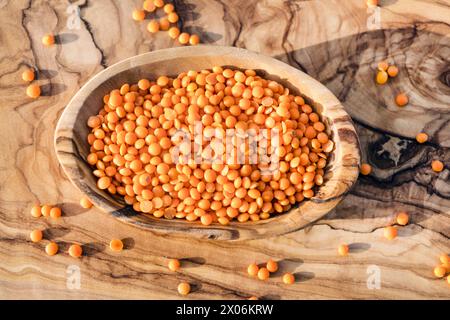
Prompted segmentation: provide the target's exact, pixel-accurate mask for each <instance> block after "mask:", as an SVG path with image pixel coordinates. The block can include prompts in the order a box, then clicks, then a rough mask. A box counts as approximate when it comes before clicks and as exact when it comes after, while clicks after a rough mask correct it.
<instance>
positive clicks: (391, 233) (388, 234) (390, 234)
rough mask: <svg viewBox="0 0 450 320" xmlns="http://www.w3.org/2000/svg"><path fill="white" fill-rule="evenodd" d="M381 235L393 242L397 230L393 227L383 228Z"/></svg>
mask: <svg viewBox="0 0 450 320" xmlns="http://www.w3.org/2000/svg"><path fill="white" fill-rule="evenodd" d="M383 234H384V237H385V238H386V239H388V240H393V239H395V238H396V237H397V228H396V227H393V226H389V227H385V228H384V231H383Z"/></svg>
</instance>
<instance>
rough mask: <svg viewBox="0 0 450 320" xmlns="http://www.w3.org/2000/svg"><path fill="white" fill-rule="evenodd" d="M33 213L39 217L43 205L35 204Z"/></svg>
mask: <svg viewBox="0 0 450 320" xmlns="http://www.w3.org/2000/svg"><path fill="white" fill-rule="evenodd" d="M31 215H32V216H33V217H35V218H39V217H40V216H41V215H42V211H41V206H39V205H34V206H33V207H31Z"/></svg>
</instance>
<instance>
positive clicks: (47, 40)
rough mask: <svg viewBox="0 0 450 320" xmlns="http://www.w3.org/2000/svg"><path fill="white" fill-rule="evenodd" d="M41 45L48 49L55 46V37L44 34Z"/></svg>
mask: <svg viewBox="0 0 450 320" xmlns="http://www.w3.org/2000/svg"><path fill="white" fill-rule="evenodd" d="M42 44H43V45H45V46H47V47H49V46H52V45H54V44H55V36H54V35H52V34H50V33H49V34H46V35H45V36H43V37H42Z"/></svg>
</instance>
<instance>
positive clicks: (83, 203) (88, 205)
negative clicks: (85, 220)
mask: <svg viewBox="0 0 450 320" xmlns="http://www.w3.org/2000/svg"><path fill="white" fill-rule="evenodd" d="M80 206H81V207H83V208H85V209H89V208H92V206H93V204H92V202H91V200H90V199H89V198H88V197H82V198H81V199H80Z"/></svg>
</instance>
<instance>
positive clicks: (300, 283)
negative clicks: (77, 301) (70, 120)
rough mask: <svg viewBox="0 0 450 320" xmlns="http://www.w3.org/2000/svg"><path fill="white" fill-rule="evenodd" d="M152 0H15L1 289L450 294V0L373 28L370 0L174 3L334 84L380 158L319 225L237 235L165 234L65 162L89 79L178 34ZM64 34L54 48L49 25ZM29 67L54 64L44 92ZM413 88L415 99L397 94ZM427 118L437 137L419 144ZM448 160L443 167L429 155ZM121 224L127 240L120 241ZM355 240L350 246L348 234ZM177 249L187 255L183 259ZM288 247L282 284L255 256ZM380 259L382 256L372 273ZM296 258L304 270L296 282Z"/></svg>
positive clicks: (5, 5)
mask: <svg viewBox="0 0 450 320" xmlns="http://www.w3.org/2000/svg"><path fill="white" fill-rule="evenodd" d="M139 2H140V1H136V2H134V1H128V0H120V1H118V0H117V1H107V0H96V1H80V2H79V3H80V8H81V21H80V28H79V29H72V30H71V29H69V28H68V27H67V21H68V19H69V15H68V13H67V12H66V10H67V8H68V2H66V1H25V0H17V1H8V0H3V1H0V21H1V22H0V23H1V26H2V27H1V28H0V39H1V42H2V45H1V46H0V105H1V108H2V117H1V118H0V137H1V140H2V143H1V145H0V148H1V153H0V154H1V156H0V157H1V159H2V164H1V170H0V191H1V192H0V261H1V262H0V297H1V298H25V299H29V298H43V299H51V298H83V299H85V298H137V299H142V298H162V299H167V298H179V296H178V295H177V293H176V287H177V284H178V283H179V282H180V281H182V280H186V281H189V282H191V283H192V284H194V285H195V287H194V288H195V290H194V292H193V293H192V294H191V295H189V296H188V298H197V299H242V298H246V297H248V296H251V295H256V296H259V297H263V298H268V299H299V298H306V299H323V298H357V299H359V298H377V299H389V298H395V299H402V298H411V299H415V298H427V299H449V298H450V288H449V286H448V284H447V283H446V282H445V281H444V280H438V279H435V278H434V276H433V274H432V269H433V267H434V266H435V265H436V264H437V263H438V256H439V254H441V253H442V252H447V253H450V243H449V235H450V216H449V215H450V187H449V185H450V184H449V175H450V171H449V166H450V152H449V149H448V148H449V146H450V141H449V135H450V129H449V123H450V121H449V119H450V113H449V105H450V103H449V102H450V101H449V93H450V88H449V82H450V80H449V57H450V54H449V50H450V49H449V47H450V40H449V29H450V27H449V24H450V3H449V1H447V0H439V1H430V0H384V1H381V2H382V5H383V7H382V8H381V12H380V14H381V26H382V27H383V28H387V29H390V30H386V31H379V30H378V31H377V30H368V28H367V20H368V18H369V16H370V15H372V13H371V12H368V11H367V7H366V5H365V1H362V0H352V1H350V0H349V1H331V0H321V1H320V0H319V1H284V0H272V1H259V0H248V1H237V0H235V1H213V0H203V1H200V0H197V1H194V0H189V1H175V5H176V6H177V8H178V13H179V15H180V16H181V18H182V22H183V26H184V28H185V29H187V30H194V31H196V32H199V33H200V34H201V36H202V39H204V41H205V42H207V43H211V44H220V45H235V46H239V47H245V48H247V49H251V50H254V51H258V52H261V53H265V54H267V55H271V56H274V57H277V58H278V59H281V60H283V61H287V62H289V63H290V64H291V65H293V66H295V67H298V68H300V69H301V70H304V71H306V72H307V73H309V74H310V75H312V76H313V77H316V78H317V79H319V80H320V81H321V82H322V83H324V84H325V85H327V86H328V87H329V88H330V89H331V90H332V91H333V92H334V93H335V94H336V95H337V96H338V97H339V98H340V99H341V101H342V102H343V104H344V106H345V108H346V110H347V111H348V112H349V113H350V114H351V115H352V116H353V119H354V121H355V122H356V126H357V130H358V133H359V137H360V142H361V147H362V153H363V159H364V161H368V162H370V163H371V164H372V165H373V166H374V170H373V173H372V174H371V175H370V176H369V177H363V178H360V179H359V181H358V183H357V185H356V186H355V188H354V189H353V190H352V192H351V194H349V195H348V196H347V197H346V198H345V200H344V201H343V202H342V203H341V204H340V205H339V206H338V207H337V209H336V210H334V211H333V212H331V213H330V214H329V215H328V216H327V217H326V218H325V219H322V220H320V221H319V222H317V223H316V224H315V225H314V226H312V227H309V228H307V229H305V230H302V231H298V232H295V233H291V234H289V235H285V236H280V237H273V238H268V239H261V240H252V241H245V242H237V243H227V242H220V241H215V242H211V241H205V240H195V239H189V238H185V237H184V238H179V237H174V236H155V235H152V234H151V233H149V232H148V231H142V230H138V229H136V228H133V227H131V226H127V225H125V224H123V223H120V222H118V221H117V220H116V219H114V218H112V217H110V216H109V215H107V214H105V213H103V212H101V211H99V210H97V209H91V210H83V209H81V208H80V207H79V205H78V201H79V198H80V193H79V192H78V191H77V189H76V188H75V187H74V186H73V185H72V184H71V182H70V181H69V180H68V179H67V177H66V176H65V175H64V173H63V171H62V170H61V168H60V167H59V165H58V162H57V159H56V156H55V153H54V150H53V132H54V129H55V125H56V122H57V119H58V117H59V116H60V114H61V112H62V110H63V109H64V107H65V105H66V104H67V103H68V101H69V100H70V98H71V97H72V96H73V95H74V94H75V93H76V92H77V90H78V89H79V87H80V86H81V85H82V84H83V83H85V82H86V81H87V80H88V79H89V78H91V77H92V76H94V75H95V74H96V73H98V72H99V71H101V70H102V69H103V68H104V67H106V66H108V65H111V64H112V63H114V62H117V61H120V60H122V59H124V58H127V57H129V56H132V55H136V54H138V53H144V52H148V51H151V50H153V49H159V48H167V47H171V46H173V45H174V44H173V43H172V41H171V40H170V39H169V38H168V37H167V35H165V34H163V33H158V34H157V35H149V34H148V33H147V32H146V31H145V25H144V24H137V23H135V22H133V21H132V20H131V18H130V14H131V10H132V8H133V5H134V4H137V3H139ZM49 31H53V32H55V33H58V34H60V35H61V38H60V42H61V43H62V44H61V45H58V46H55V47H53V48H50V49H49V48H43V47H42V45H41V43H40V40H41V37H42V35H43V34H44V33H47V32H49ZM386 55H389V56H390V57H391V58H392V59H393V60H395V62H396V64H397V65H398V66H399V67H400V74H399V76H398V78H396V79H394V80H393V81H391V82H390V83H389V85H387V86H384V87H377V86H375V85H374V82H373V76H374V64H375V63H376V62H377V61H378V60H380V59H382V58H385V57H386ZM27 65H36V66H37V67H38V68H39V69H40V70H41V74H40V80H39V83H40V84H42V85H43V87H44V90H43V93H44V97H42V98H40V99H38V100H33V101H31V100H30V99H27V98H26V97H25V94H24V93H25V84H24V83H23V82H22V81H21V79H20V74H21V72H22V71H23V70H24V69H25V67H26V66H27ZM397 90H405V91H407V92H408V94H409V95H410V97H411V104H410V105H409V106H407V107H405V108H403V109H397V108H396V107H395V106H394V105H393V94H394V92H396V91H397ZM420 130H425V131H426V132H428V133H429V134H430V136H432V141H431V142H430V143H427V144H425V145H418V144H416V143H415V142H414V140H413V137H414V135H415V134H416V133H417V132H418V131H420ZM435 158H439V159H441V160H442V161H443V162H444V163H445V164H446V169H445V170H444V171H443V172H441V173H440V174H436V173H433V172H431V170H430V161H431V160H432V159H435ZM36 201H38V202H41V203H53V204H54V203H60V204H61V205H62V208H63V210H64V217H63V218H61V219H60V220H59V221H57V222H54V221H51V220H46V219H44V218H41V219H34V218H32V217H31V216H30V214H29V208H30V206H31V205H32V204H33V203H34V202H36ZM399 210H407V211H409V212H410V215H411V223H410V224H409V225H408V226H407V227H404V228H401V229H400V232H399V237H398V238H397V239H395V240H394V241H391V242H389V241H387V240H385V239H383V236H382V228H383V226H385V225H387V224H389V223H390V221H391V219H392V217H393V216H394V214H395V213H396V212H397V211H399ZM35 228H44V229H46V232H45V235H46V237H47V238H50V239H54V240H56V241H59V242H61V247H62V249H63V251H64V252H65V251H66V248H67V245H68V244H69V243H71V242H79V243H82V244H84V245H85V251H86V253H87V255H86V256H84V257H83V258H82V259H81V260H74V259H72V258H70V257H69V256H68V255H67V254H66V253H62V254H59V255H57V256H54V257H47V256H45V254H44V252H43V246H44V244H45V242H42V243H39V244H31V243H30V242H29V240H28V234H29V232H30V230H32V229H35ZM113 237H118V238H122V239H126V241H125V242H126V247H127V249H126V250H124V251H123V252H122V253H120V254H115V253H112V252H110V251H109V250H108V248H107V244H108V242H109V240H110V239H111V238H113ZM342 242H346V243H350V244H352V246H351V248H352V250H351V254H350V256H348V257H346V258H342V257H338V256H337V254H336V248H337V246H338V245H339V244H340V243H342ZM166 257H177V258H184V259H185V260H184V261H183V268H182V269H181V272H179V273H177V274H173V273H171V272H169V271H168V270H167V268H166ZM269 257H272V258H274V259H277V260H281V263H280V271H279V272H278V274H277V275H276V276H275V277H272V278H271V279H270V280H269V281H267V282H264V283H263V282H260V281H257V280H254V279H250V278H249V277H247V275H246V274H245V267H246V265H247V264H249V263H251V262H253V261H257V262H263V261H265V260H267V259H268V258H269ZM73 264H75V265H77V266H79V268H80V269H81V288H80V289H74V290H70V289H68V288H67V286H66V280H67V273H66V272H67V268H68V266H70V265H73ZM372 265H375V266H377V267H378V268H379V270H380V280H381V287H380V289H369V288H368V286H367V285H366V281H367V277H368V275H367V270H368V267H369V266H372ZM370 270H371V269H369V271H370ZM284 271H291V272H294V273H295V274H296V276H297V282H296V283H295V284H294V285H292V286H285V285H283V284H282V283H281V279H280V276H279V274H281V273H282V272H284Z"/></svg>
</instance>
